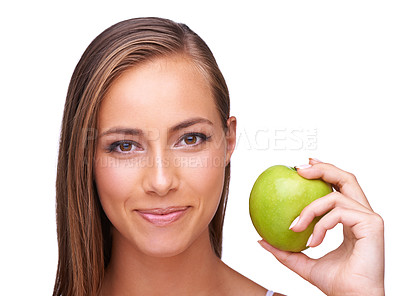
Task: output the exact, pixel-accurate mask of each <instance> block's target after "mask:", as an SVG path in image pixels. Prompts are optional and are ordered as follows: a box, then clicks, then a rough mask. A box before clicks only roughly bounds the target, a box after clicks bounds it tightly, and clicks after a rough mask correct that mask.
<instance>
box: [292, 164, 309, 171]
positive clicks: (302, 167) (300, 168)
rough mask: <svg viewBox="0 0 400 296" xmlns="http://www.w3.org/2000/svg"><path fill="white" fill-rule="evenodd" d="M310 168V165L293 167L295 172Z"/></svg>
mask: <svg viewBox="0 0 400 296" xmlns="http://www.w3.org/2000/svg"><path fill="white" fill-rule="evenodd" d="M310 167H312V165H311V164H302V165H299V166H295V168H296V170H303V169H308V168H310Z"/></svg>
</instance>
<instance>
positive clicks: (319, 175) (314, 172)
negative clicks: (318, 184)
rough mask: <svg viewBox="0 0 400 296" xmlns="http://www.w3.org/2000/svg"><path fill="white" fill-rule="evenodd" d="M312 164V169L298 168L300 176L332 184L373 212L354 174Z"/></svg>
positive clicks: (318, 163)
mask: <svg viewBox="0 0 400 296" xmlns="http://www.w3.org/2000/svg"><path fill="white" fill-rule="evenodd" d="M310 164H311V166H310V167H296V169H297V172H298V173H299V175H300V176H302V177H304V178H306V179H322V180H324V181H326V182H328V183H331V184H332V185H334V187H335V188H337V189H338V191H340V192H341V193H342V194H344V195H346V196H347V197H349V198H352V199H354V200H356V201H358V202H359V203H361V204H362V205H364V206H365V207H367V208H369V209H371V210H372V208H371V205H370V204H369V202H368V200H367V198H366V196H365V194H364V192H363V190H362V189H361V187H360V185H359V184H358V181H357V179H356V177H355V176H354V175H353V174H351V173H349V172H346V171H344V170H341V169H339V168H337V167H336V166H334V165H332V164H329V163H323V162H315V161H310Z"/></svg>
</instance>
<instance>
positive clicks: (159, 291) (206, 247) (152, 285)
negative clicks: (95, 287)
mask: <svg viewBox="0 0 400 296" xmlns="http://www.w3.org/2000/svg"><path fill="white" fill-rule="evenodd" d="M224 267H225V264H224V263H223V262H222V261H221V260H220V259H219V258H218V257H217V256H216V255H215V253H214V251H213V249H212V246H211V243H210V239H209V236H208V231H205V232H204V233H203V234H201V235H200V237H199V238H198V239H197V240H196V241H195V242H194V243H193V244H192V245H191V246H190V247H189V248H188V249H186V250H185V251H184V252H182V253H180V254H178V255H175V256H172V257H161V258H160V257H152V256H148V255H145V254H143V253H141V252H140V251H138V250H137V249H135V248H133V247H132V246H131V245H129V244H128V243H127V242H126V241H123V240H119V239H116V240H115V239H114V241H113V248H112V256H111V261H110V264H109V266H108V268H107V270H106V274H105V279H104V284H103V287H102V293H101V294H102V295H107V296H110V295H118V296H119V295H124V296H125V295H127V296H128V295H130V296H131V295H132V296H134V295H165V296H169V295H174V296H179V295H210V292H211V291H212V293H211V294H213V293H215V292H216V289H217V290H218V289H221V288H222V287H223V282H224V280H223V276H224V272H223V271H224V270H225V268H224Z"/></svg>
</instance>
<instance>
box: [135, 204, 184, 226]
mask: <svg viewBox="0 0 400 296" xmlns="http://www.w3.org/2000/svg"><path fill="white" fill-rule="evenodd" d="M188 209H189V207H187V206H186V207H168V208H155V209H144V210H136V212H137V213H138V214H139V215H140V216H141V217H142V218H143V219H145V220H146V221H148V222H150V223H152V224H154V225H156V226H166V225H168V224H171V223H173V222H175V221H177V220H178V219H180V218H181V217H182V216H183V215H185V213H186V212H187V210H188Z"/></svg>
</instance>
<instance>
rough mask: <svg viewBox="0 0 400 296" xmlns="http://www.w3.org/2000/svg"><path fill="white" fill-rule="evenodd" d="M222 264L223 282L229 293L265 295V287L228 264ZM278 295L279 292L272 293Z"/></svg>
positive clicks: (252, 295) (253, 295)
mask: <svg viewBox="0 0 400 296" xmlns="http://www.w3.org/2000/svg"><path fill="white" fill-rule="evenodd" d="M224 265H225V266H224V274H225V280H224V283H225V284H226V285H227V289H229V295H234V296H235V295H238V296H239V295H249V296H265V295H266V294H267V291H268V290H267V289H266V288H264V287H262V286H260V285H259V284H257V283H255V282H253V281H252V280H250V279H249V278H247V277H245V276H244V275H242V274H240V273H239V272H237V271H236V270H234V269H232V268H230V267H229V266H228V265H226V264H224ZM279 295H281V294H277V293H275V294H274V296H279Z"/></svg>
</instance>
